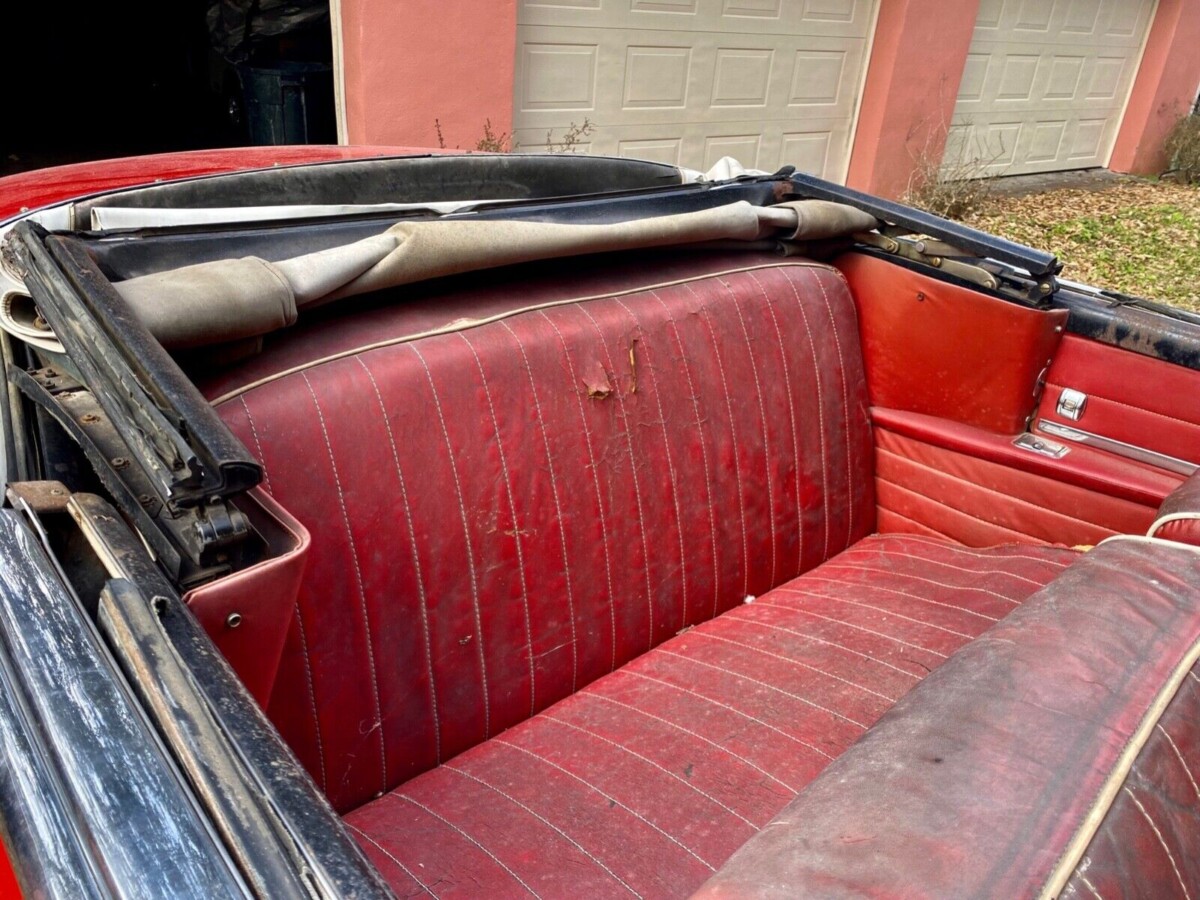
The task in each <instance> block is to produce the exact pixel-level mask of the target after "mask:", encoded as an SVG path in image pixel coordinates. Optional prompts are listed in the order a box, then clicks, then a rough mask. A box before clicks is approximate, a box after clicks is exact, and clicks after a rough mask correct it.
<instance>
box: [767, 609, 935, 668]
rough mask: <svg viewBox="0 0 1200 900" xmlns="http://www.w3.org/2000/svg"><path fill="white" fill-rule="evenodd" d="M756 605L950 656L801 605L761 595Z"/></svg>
mask: <svg viewBox="0 0 1200 900" xmlns="http://www.w3.org/2000/svg"><path fill="white" fill-rule="evenodd" d="M754 605H755V606H760V607H766V608H767V609H779V610H783V611H784V612H790V613H798V614H800V615H805V616H812V617H813V618H814V619H823V620H824V621H826V622H835V623H837V624H838V625H845V626H846V627H847V628H853V629H855V630H857V631H863V632H866V633H867V634H873V635H875V636H876V637H881V638H883V639H884V640H886V641H893V642H895V643H897V644H900V645H901V646H904V647H911V648H912V649H913V650H920V651H921V652H922V653H932V654H933V655H934V656H938V657H941V658H942V659H949V658H950V657H949V656H948V655H947V654H945V653H941V652H939V651H937V650H933V649H931V648H929V647H922V646H921V645H920V644H914V643H911V642H910V641H905V640H902V639H900V638H898V637H896V636H895V635H891V634H884V633H883V632H882V631H875V630H873V629H871V628H867V627H865V626H863V625H858V624H856V623H854V622H847V621H846V620H845V619H838V618H835V617H833V616H823V615H821V614H820V613H815V612H813V611H812V610H811V609H804V608H803V607H799V606H784V605H782V604H779V603H771V602H769V601H766V600H764V599H763V598H762V597H759V598H758V599H757V600H755V601H754Z"/></svg>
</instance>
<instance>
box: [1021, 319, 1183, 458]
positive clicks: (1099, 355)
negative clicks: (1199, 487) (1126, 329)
mask: <svg viewBox="0 0 1200 900" xmlns="http://www.w3.org/2000/svg"><path fill="white" fill-rule="evenodd" d="M1063 388H1073V389H1075V390H1077V391H1083V392H1084V393H1085V394H1087V395H1088V401H1087V406H1086V407H1085V408H1084V411H1083V415H1082V417H1080V418H1079V420H1078V421H1072V420H1070V419H1064V418H1063V417H1062V416H1060V415H1058V413H1057V412H1056V407H1057V405H1058V398H1059V395H1060V394H1062V391H1063ZM1197 396H1200V372H1197V371H1195V370H1194V369H1186V368H1184V367H1183V366H1173V365H1171V364H1170V363H1166V362H1163V361H1162V360H1159V359H1152V358H1150V357H1148V356H1142V355H1140V354H1138V353H1132V352H1130V351H1128V350H1122V349H1120V348H1118V347H1111V346H1109V345H1107V344H1098V343H1096V342H1095V341H1089V340H1085V339H1084V338H1080V337H1077V336H1075V335H1067V337H1066V338H1065V339H1064V340H1063V342H1062V346H1061V347H1060V348H1059V351H1058V354H1057V355H1056V356H1055V357H1054V365H1053V366H1051V367H1050V372H1049V374H1048V376H1047V384H1046V392H1045V394H1044V395H1043V397H1042V402H1041V404H1040V405H1039V407H1038V417H1039V418H1043V419H1046V420H1048V421H1051V422H1058V423H1060V424H1063V425H1066V426H1068V427H1071V428H1079V429H1082V430H1084V431H1089V432H1091V433H1092V434H1099V435H1102V436H1103V437H1107V438H1112V439H1113V440H1117V441H1122V442H1124V443H1126V444H1133V445H1134V446H1138V447H1144V448H1146V449H1147V450H1154V451H1156V452H1158V453H1165V454H1166V455H1168V456H1174V457H1176V458H1178V459H1183V460H1187V461H1189V462H1192V463H1198V464H1200V403H1196V402H1195V401H1194V399H1193V400H1192V402H1187V400H1186V398H1195V397H1197Z"/></svg>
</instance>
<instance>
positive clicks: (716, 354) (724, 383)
mask: <svg viewBox="0 0 1200 900" xmlns="http://www.w3.org/2000/svg"><path fill="white" fill-rule="evenodd" d="M684 287H685V288H686V289H687V291H688V293H690V294H691V295H692V296H693V297H694V298H695V299H696V301H697V302H698V303H699V304H700V314H699V319H700V321H701V322H703V323H704V329H705V331H707V332H708V339H709V342H710V343H711V344H712V348H713V359H714V360H715V361H716V363H717V372H719V373H720V375H721V388H722V390H723V391H724V393H725V409H726V411H727V412H728V413H729V434H730V437H731V438H732V440H733V451H734V452H733V454H732V456H733V479H734V483H735V484H736V485H737V495H738V517H739V518H740V520H741V526H742V596H743V597H744V596H746V594H748V593H750V536H749V534H748V532H747V531H746V497H745V494H744V493H743V491H742V466H741V463H740V462H739V461H738V454H737V448H738V447H739V446H740V444H739V443H738V436H737V422H736V420H735V419H734V414H733V397H732V395H730V393H729V382H728V380H727V379H726V377H725V364H724V363H723V362H722V361H721V348H720V344H719V342H718V341H717V336H716V333H715V332H714V331H713V327H712V322H710V321H709V318H708V316H706V315H704V310H705V309H706V308H707V307H706V304H705V303H704V300H703V299H702V298H701V297H700V295H699V294H697V293H696V290H695V288H693V287H692V286H691V285H690V284H685V285H684Z"/></svg>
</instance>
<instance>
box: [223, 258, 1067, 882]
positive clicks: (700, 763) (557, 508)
mask: <svg viewBox="0 0 1200 900" xmlns="http://www.w3.org/2000/svg"><path fill="white" fill-rule="evenodd" d="M483 280H485V281H486V283H484V284H481V283H480V280H475V281H472V282H470V283H468V284H467V286H466V287H463V286H462V284H461V283H457V284H451V285H449V286H445V287H438V286H435V287H433V288H429V289H427V291H426V293H425V294H423V295H421V296H420V297H417V298H415V299H413V298H410V300H409V302H407V303H396V304H394V305H390V306H376V307H369V306H368V307H366V308H363V309H362V310H361V311H359V312H357V313H348V314H345V315H341V316H338V317H334V318H329V319H328V320H326V321H316V322H314V323H313V324H310V325H308V326H302V327H301V328H300V329H298V330H297V333H296V334H295V335H293V336H291V337H289V339H288V341H287V342H285V343H280V344H279V345H277V346H275V347H274V348H273V347H271V346H268V348H267V350H266V352H265V353H264V354H263V355H262V356H261V357H259V358H258V359H256V360H254V361H252V362H251V363H248V364H247V367H246V368H245V370H244V371H242V372H241V373H240V374H239V373H237V372H234V373H233V374H231V375H223V376H221V378H222V381H221V384H220V385H218V386H214V387H213V388H212V389H211V390H210V396H217V395H220V396H221V400H220V401H219V402H218V404H217V405H218V409H219V411H220V413H221V415H222V417H223V418H224V419H225V421H226V422H227V423H228V424H229V425H230V427H231V428H232V429H233V431H234V432H235V433H236V434H237V435H238V436H239V437H240V438H241V439H242V440H243V441H244V442H245V443H246V446H247V447H249V448H250V449H251V450H252V451H254V452H255V453H256V454H257V455H259V457H260V458H261V460H262V462H263V464H264V467H265V470H266V480H265V482H264V487H265V488H266V489H267V490H268V491H269V492H270V493H271V494H272V495H273V496H274V498H275V499H276V500H278V501H279V502H281V503H282V504H283V505H284V506H285V507H287V509H288V510H289V511H290V512H291V513H292V514H293V515H295V516H296V517H297V518H298V519H299V520H300V521H301V522H302V523H303V524H304V525H305V526H306V527H307V528H308V529H309V530H310V531H311V532H312V538H313V539H312V548H311V551H310V553H309V558H308V564H307V569H306V571H305V575H304V579H303V583H302V585H301V588H300V593H299V597H298V601H297V605H296V611H295V618H294V621H293V622H292V626H291V631H290V633H289V637H288V641H287V645H286V647H285V649H284V653H283V659H282V661H281V663H280V668H279V674H278V677H277V678H276V680H275V687H274V692H273V694H272V696H271V698H270V702H269V703H268V704H267V709H268V713H269V715H270V716H271V718H272V720H273V721H274V722H275V724H276V725H277V727H278V728H279V730H280V732H281V733H282V734H283V736H284V737H285V739H286V740H287V741H288V743H289V744H290V745H291V747H292V748H293V749H294V750H295V752H296V754H297V756H298V757H299V759H300V760H301V762H302V763H303V764H304V765H305V766H306V767H307V769H308V771H309V772H310V773H311V774H312V776H313V778H314V779H315V780H316V782H317V784H318V785H319V786H320V787H321V788H322V789H323V790H324V792H325V794H326V796H328V798H329V799H330V801H331V802H332V803H333V805H334V807H335V808H336V809H337V810H338V811H339V812H340V813H342V814H343V815H344V816H345V820H346V822H347V824H348V825H349V826H350V827H351V828H352V829H353V830H354V833H355V834H357V835H358V837H359V839H360V841H361V843H362V846H363V847H364V848H365V850H366V852H367V853H368V854H369V855H370V856H371V858H372V859H373V860H374V861H375V862H376V864H377V865H378V866H379V868H380V870H381V871H382V872H383V873H384V875H385V876H386V877H387V878H388V879H389V880H390V881H391V883H392V884H393V885H394V886H395V888H396V890H397V892H398V893H399V894H401V895H406V894H411V893H432V894H434V895H436V896H441V895H443V894H452V893H455V892H460V893H462V894H465V895H475V896H488V897H492V896H504V895H508V894H529V893H533V894H537V895H542V896H566V895H571V896H601V895H605V894H610V893H612V894H635V895H642V896H653V897H659V896H680V895H686V894H687V893H688V892H689V891H690V890H692V889H694V888H695V887H697V886H699V885H700V884H701V883H702V882H703V881H704V879H705V878H706V877H707V876H708V875H710V874H711V873H712V871H713V870H714V869H715V868H716V867H718V866H719V865H721V863H722V862H723V861H724V860H725V859H726V858H728V856H729V855H730V854H731V853H732V852H733V851H734V850H736V849H737V847H738V846H740V845H741V844H742V843H744V842H745V841H746V840H747V839H748V838H749V837H750V836H752V835H753V834H754V833H755V832H756V831H757V829H759V828H760V827H762V826H763V825H764V824H765V823H767V822H768V821H769V820H770V819H771V818H772V817H773V816H774V815H775V814H776V813H777V812H778V811H779V810H780V809H781V808H783V806H785V805H786V804H787V803H788V802H789V801H790V800H791V799H792V798H793V797H794V796H795V795H796V793H797V792H798V791H800V790H801V789H802V788H803V787H804V785H805V784H806V783H807V782H808V781H810V780H811V779H812V778H814V777H815V776H816V775H817V774H818V773H819V772H820V771H821V770H822V769H823V768H824V767H825V765H826V764H828V763H829V762H830V761H831V760H833V759H835V758H836V757H837V756H838V755H839V754H840V753H841V752H842V751H843V750H845V748H846V747H848V746H849V745H850V744H851V743H852V742H854V741H855V740H856V739H857V738H858V737H859V736H860V735H862V734H863V732H864V731H865V730H866V729H867V728H868V727H869V726H870V725H871V724H872V723H873V722H874V721H875V720H876V719H878V718H879V716H880V715H882V714H883V713H884V712H885V711H886V710H888V709H889V708H890V707H891V705H892V704H893V703H894V702H895V701H896V700H897V699H898V698H900V697H901V696H903V695H904V694H905V693H906V692H907V691H909V690H911V688H912V687H913V686H914V685H915V684H916V683H917V682H918V681H919V680H920V679H921V678H922V677H924V675H925V674H926V673H927V672H929V671H930V670H931V669H933V668H934V667H936V666H937V665H938V664H939V663H940V662H941V661H943V660H944V659H945V658H946V657H947V656H948V655H949V654H951V653H952V652H953V651H954V650H956V649H957V648H958V647H960V646H961V645H963V644H964V643H966V642H968V641H970V640H971V639H972V638H973V637H975V636H977V635H978V634H980V633H981V632H982V631H983V630H984V629H986V628H987V627H988V626H989V625H991V624H993V623H994V622H996V621H997V620H999V619H1000V618H1002V617H1003V616H1004V615H1006V614H1007V613H1008V612H1009V611H1011V610H1012V609H1013V608H1014V607H1015V606H1016V605H1017V604H1018V603H1020V602H1021V601H1022V600H1023V599H1024V597H1026V596H1027V595H1028V594H1030V593H1031V592H1033V591H1034V590H1036V589H1037V588H1038V587H1040V586H1041V585H1042V584H1044V583H1045V582H1047V581H1049V580H1050V579H1051V578H1052V577H1053V576H1054V575H1055V574H1056V572H1057V571H1058V570H1060V569H1061V568H1062V567H1063V566H1065V565H1066V564H1067V562H1068V561H1069V559H1070V558H1071V553H1070V551H1066V550H1062V549H1057V548H1053V547H1044V548H1037V549H1032V548H1027V547H1016V546H1013V547H1001V548H994V549H991V550H979V549H973V550H967V549H964V548H962V547H958V546H956V545H954V544H951V543H949V542H944V541H939V540H936V539H929V538H923V537H918V536H874V537H871V536H870V535H871V534H872V532H873V531H874V530H875V500H874V494H873V480H874V473H873V471H872V464H871V460H872V435H871V426H870V423H869V417H868V400H867V391H866V384H865V378H864V373H863V366H862V355H861V349H860V344H859V335H858V330H857V324H856V313H855V307H854V302H853V299H852V298H851V296H850V294H849V291H848V289H847V287H846V284H845V282H844V280H843V279H842V277H841V276H840V274H839V273H838V272H837V271H836V270H835V269H832V268H830V267H827V266H822V265H817V264H815V263H811V262H807V261H802V260H783V261H780V260H778V259H776V258H774V257H767V256H762V257H759V256H752V255H736V256H727V257H721V256H715V255H704V256H701V255H691V256H688V255H679V256H676V257H671V258H666V259H663V258H653V259H649V260H643V261H642V262H641V263H638V262H631V261H626V262H623V263H622V264H621V265H613V264H612V263H611V262H608V261H606V260H604V259H599V260H593V261H582V260H581V261H571V262H570V263H560V264H556V265H555V266H551V267H541V268H539V269H536V270H534V271H532V272H525V273H522V274H521V275H520V276H519V277H516V276H512V277H511V278H510V276H506V275H504V274H503V273H500V274H496V275H492V274H491V273H489V275H488V278H487V279H483ZM431 329H432V330H434V331H443V332H445V333H437V334H428V332H429V331H430V330H431ZM416 332H423V333H425V335H426V336H421V337H419V338H409V337H407V336H408V335H412V334H414V333H416Z"/></svg>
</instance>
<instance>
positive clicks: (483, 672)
mask: <svg viewBox="0 0 1200 900" xmlns="http://www.w3.org/2000/svg"><path fill="white" fill-rule="evenodd" d="M406 346H408V347H409V348H410V349H411V350H412V352H413V354H414V355H415V356H416V357H417V359H418V360H420V362H421V367H422V368H423V369H424V370H425V377H426V379H427V380H428V382H429V392H430V393H431V394H432V395H433V405H434V407H435V408H436V409H437V414H438V421H439V422H440V423H441V426H442V437H443V439H444V440H445V442H446V462H447V464H448V465H449V466H450V472H451V474H452V475H453V476H454V490H455V493H456V494H457V495H458V513H459V516H461V518H462V527H463V541H464V542H465V544H466V547H467V573H468V574H469V576H470V578H471V600H472V604H473V606H474V608H475V641H476V643H477V644H478V645H479V680H480V682H481V684H482V686H483V736H484V737H485V738H488V737H491V736H492V724H491V700H490V696H489V694H490V692H489V690H488V680H487V657H486V656H485V655H484V652H483V617H482V614H481V612H480V609H479V582H478V576H477V575H476V573H475V552H474V551H473V550H472V549H471V529H470V526H469V524H468V523H467V505H466V501H465V500H464V499H463V492H462V483H461V482H460V481H459V479H458V466H456V465H455V464H454V447H453V445H452V444H451V443H450V432H449V430H448V429H447V428H446V417H445V415H444V414H443V413H442V401H441V398H440V397H438V392H437V387H436V386H435V385H434V383H433V373H432V372H431V371H429V364H428V363H426V362H425V357H424V356H422V355H421V351H420V350H419V349H418V348H417V346H416V344H408V345H406Z"/></svg>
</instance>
